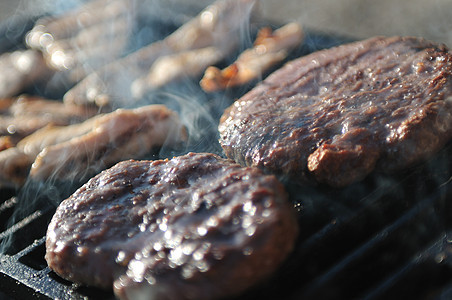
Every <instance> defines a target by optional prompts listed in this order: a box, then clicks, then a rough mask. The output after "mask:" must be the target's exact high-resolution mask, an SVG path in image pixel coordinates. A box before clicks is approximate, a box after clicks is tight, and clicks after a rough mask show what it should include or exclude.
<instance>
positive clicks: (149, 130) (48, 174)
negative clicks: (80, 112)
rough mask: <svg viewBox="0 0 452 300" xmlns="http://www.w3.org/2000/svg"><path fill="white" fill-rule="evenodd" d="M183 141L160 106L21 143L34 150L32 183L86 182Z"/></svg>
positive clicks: (173, 117)
mask: <svg viewBox="0 0 452 300" xmlns="http://www.w3.org/2000/svg"><path fill="white" fill-rule="evenodd" d="M185 140H186V131H185V127H184V126H183V125H182V123H181V121H180V120H179V116H178V114H177V113H176V112H174V111H172V110H170V109H168V108H167V107H166V106H164V105H147V106H142V107H139V108H136V109H129V110H128V109H118V110H116V111H114V112H112V113H108V114H105V115H99V116H96V117H94V118H92V119H89V120H87V121H85V122H83V123H80V124H75V125H70V126H65V127H60V128H52V127H50V128H43V129H42V130H41V131H38V132H36V133H35V134H34V135H33V136H32V137H29V138H28V139H27V140H25V141H23V144H20V145H18V146H20V147H21V148H22V149H24V151H27V150H29V149H33V150H32V151H31V152H32V154H33V155H35V153H36V151H34V148H33V147H34V146H37V147H36V148H37V149H38V150H42V151H40V152H38V153H39V154H38V153H36V154H37V156H36V160H35V161H34V163H33V165H32V168H31V170H30V177H31V178H32V179H33V180H35V181H45V180H47V179H49V178H52V177H55V178H57V179H58V180H59V181H65V180H70V181H72V180H74V179H77V180H80V179H86V178H89V177H91V176H93V175H94V174H97V173H99V172H100V171H102V170H104V169H105V168H108V167H110V166H112V165H113V164H115V163H117V162H119V161H121V160H125V159H132V158H134V159H138V158H143V157H144V156H146V155H150V154H151V153H152V151H153V150H156V149H157V148H159V147H161V146H163V145H167V146H176V145H178V144H179V143H181V142H182V141H185Z"/></svg>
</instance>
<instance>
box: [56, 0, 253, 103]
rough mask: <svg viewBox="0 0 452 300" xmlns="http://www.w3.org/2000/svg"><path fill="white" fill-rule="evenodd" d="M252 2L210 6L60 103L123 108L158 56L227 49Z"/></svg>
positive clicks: (222, 0)
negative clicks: (210, 48)
mask: <svg viewBox="0 0 452 300" xmlns="http://www.w3.org/2000/svg"><path fill="white" fill-rule="evenodd" d="M254 2H255V0H219V1H217V2H215V3H213V4H212V5H210V6H209V7H207V8H206V9H204V10H203V11H202V12H201V13H199V15H198V16H197V17H195V18H194V19H192V20H191V21H189V22H187V23H186V24H184V25H183V26H181V27H180V28H179V29H177V30H176V31H175V32H173V33H172V34H170V35H169V36H168V37H166V38H165V39H164V40H163V41H158V42H155V43H153V44H151V45H149V46H147V47H143V48H142V49H140V50H138V51H136V52H134V53H132V54H130V55H128V56H126V57H125V58H123V59H120V60H118V61H116V62H114V63H112V64H109V65H107V66H105V67H104V68H102V69H101V70H99V71H98V72H94V73H92V74H91V75H88V76H87V77H86V78H85V79H83V80H82V81H81V82H80V83H79V84H77V85H76V86H75V87H74V88H72V89H71V90H69V91H68V92H67V93H66V94H65V96H64V101H65V102H67V103H76V104H87V103H89V104H96V105H97V106H105V105H111V106H122V105H124V104H125V103H124V102H122V101H130V100H131V99H133V95H132V84H133V82H134V81H135V80H136V79H138V78H141V77H144V76H146V74H147V73H148V72H149V69H150V68H151V66H152V65H153V63H154V62H155V61H156V59H157V58H159V57H160V56H162V55H170V54H174V53H177V52H181V51H185V50H191V49H197V48H204V47H209V46H214V47H217V48H218V49H223V48H228V45H229V44H230V43H231V39H232V40H234V39H237V38H238V36H239V29H240V28H243V27H244V26H245V24H246V22H247V21H248V20H249V16H250V14H251V11H252V8H253V6H254ZM223 45H224V47H223Z"/></svg>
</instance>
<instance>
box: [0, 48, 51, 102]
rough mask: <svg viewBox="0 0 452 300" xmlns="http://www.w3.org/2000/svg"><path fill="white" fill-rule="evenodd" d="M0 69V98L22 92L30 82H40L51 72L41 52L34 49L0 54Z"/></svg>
mask: <svg viewBox="0 0 452 300" xmlns="http://www.w3.org/2000/svg"><path fill="white" fill-rule="evenodd" d="M0 70H1V72H0V98H7V97H11V96H16V95H18V94H20V93H23V92H24V91H25V90H26V89H27V88H28V87H30V86H31V85H32V84H34V83H38V82H41V81H43V80H45V79H47V78H48V76H49V75H50V74H52V71H50V68H48V67H47V65H46V63H45V60H44V58H43V57H42V54H41V52H39V51H36V50H17V51H14V52H7V53H3V54H1V55H0Z"/></svg>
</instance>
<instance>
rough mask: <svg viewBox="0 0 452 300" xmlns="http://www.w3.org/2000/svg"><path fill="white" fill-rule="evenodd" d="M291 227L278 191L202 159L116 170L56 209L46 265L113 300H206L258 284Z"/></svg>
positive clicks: (287, 245)
mask: <svg viewBox="0 0 452 300" xmlns="http://www.w3.org/2000/svg"><path fill="white" fill-rule="evenodd" d="M296 233H297V224H296V219H295V217H294V214H293V211H292V207H291V206H290V204H289V202H288V201H287V196H286V193H285V191H284V189H283V186H282V184H281V183H279V182H278V181H277V179H276V178H275V177H274V176H272V175H264V174H263V172H262V171H261V170H259V169H257V168H250V167H247V168H242V167H240V166H239V165H238V164H236V163H234V162H233V161H232V160H226V159H223V158H220V157H218V156H216V155H214V154H209V153H189V154H187V155H184V156H179V157H175V158H173V159H171V160H158V161H133V160H130V161H123V162H120V163H118V164H116V165H115V166H114V167H112V168H110V169H108V170H106V171H103V172H102V173H100V174H98V175H97V176H95V177H93V178H92V179H91V180H89V181H88V182H87V183H86V184H85V185H84V186H82V187H81V188H80V189H78V190H77V191H76V192H75V193H74V194H73V195H72V196H70V197H69V198H68V199H66V200H64V201H63V202H62V203H61V204H60V206H59V207H58V208H57V210H56V213H55V215H54V216H53V218H52V220H51V223H50V225H49V227H48V231H47V240H46V256H45V258H46V260H47V262H48V265H49V266H50V268H51V269H53V270H54V271H55V272H56V273H58V274H59V275H61V276H62V277H64V278H66V279H68V280H71V281H74V282H79V283H82V284H86V285H92V286H99V287H103V288H111V286H112V284H113V285H114V290H115V293H116V295H117V296H118V297H119V298H121V299H215V298H224V297H228V296H231V295H234V294H237V293H239V292H241V291H243V290H245V289H246V288H248V287H250V286H251V285H254V284H256V283H257V282H259V281H260V280H263V279H264V278H265V277H266V276H268V275H269V274H270V273H271V272H273V271H275V269H276V268H277V267H278V265H279V264H280V263H281V262H282V261H283V260H284V259H285V257H286V256H287V255H288V253H289V252H290V251H291V250H292V248H293V244H294V240H295V238H296Z"/></svg>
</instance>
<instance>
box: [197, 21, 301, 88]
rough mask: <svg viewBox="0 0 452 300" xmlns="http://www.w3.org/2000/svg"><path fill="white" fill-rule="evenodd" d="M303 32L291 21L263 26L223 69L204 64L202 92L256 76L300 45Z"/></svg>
mask: <svg viewBox="0 0 452 300" xmlns="http://www.w3.org/2000/svg"><path fill="white" fill-rule="evenodd" d="M303 36H304V33H303V30H302V28H301V26H300V25H299V24H298V23H295V22H293V23H289V24H287V25H285V26H283V27H281V28H279V29H277V30H275V31H274V32H272V30H271V29H270V28H269V27H265V28H263V29H261V30H260V31H259V32H258V35H257V38H256V41H255V42H254V46H253V48H251V49H247V50H245V51H244V52H242V53H241V54H240V56H239V57H238V58H237V60H236V61H235V62H234V63H233V64H232V65H230V66H228V67H226V68H224V69H223V70H220V69H218V68H217V67H213V66H211V67H209V68H207V69H206V71H205V73H204V77H203V78H202V79H201V81H200V85H201V87H202V89H203V90H204V91H206V92H215V91H218V90H223V89H226V88H229V87H234V86H238V85H243V84H245V83H248V82H250V81H252V80H255V79H258V78H260V77H262V75H263V74H264V73H265V71H267V70H268V69H269V68H271V67H272V66H274V65H276V64H278V63H281V62H282V61H283V60H284V59H286V57H287V55H288V54H289V51H290V50H292V49H293V48H295V47H296V46H298V45H300V43H301V41H302V40H303Z"/></svg>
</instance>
